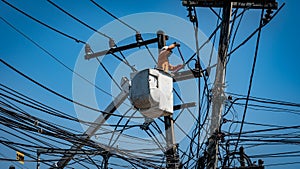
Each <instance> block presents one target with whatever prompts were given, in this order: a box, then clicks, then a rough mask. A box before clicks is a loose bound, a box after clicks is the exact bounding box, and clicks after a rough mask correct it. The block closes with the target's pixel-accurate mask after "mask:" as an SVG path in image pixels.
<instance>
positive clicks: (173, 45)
mask: <svg viewBox="0 0 300 169" xmlns="http://www.w3.org/2000/svg"><path fill="white" fill-rule="evenodd" d="M176 46H180V44H179V43H176V42H174V43H172V44H171V45H169V46H168V50H169V51H171V50H172V49H174V48H175V47H176Z"/></svg>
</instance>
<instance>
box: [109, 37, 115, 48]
mask: <svg viewBox="0 0 300 169" xmlns="http://www.w3.org/2000/svg"><path fill="white" fill-rule="evenodd" d="M115 46H116V44H115V41H114V40H113V39H112V38H109V47H110V48H113V47H115Z"/></svg>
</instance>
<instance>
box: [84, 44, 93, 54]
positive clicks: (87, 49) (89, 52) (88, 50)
mask: <svg viewBox="0 0 300 169" xmlns="http://www.w3.org/2000/svg"><path fill="white" fill-rule="evenodd" d="M84 49H85V54H86V55H87V54H92V49H91V46H90V45H89V44H85V47H84Z"/></svg>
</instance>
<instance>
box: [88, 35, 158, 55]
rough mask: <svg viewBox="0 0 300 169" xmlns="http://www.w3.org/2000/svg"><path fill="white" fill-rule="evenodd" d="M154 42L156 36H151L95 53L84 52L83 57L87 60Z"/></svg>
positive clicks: (156, 40) (156, 39)
mask: <svg viewBox="0 0 300 169" xmlns="http://www.w3.org/2000/svg"><path fill="white" fill-rule="evenodd" d="M156 42H158V38H153V39H149V40H145V41H142V42H137V43H131V44H129V45H124V46H120V47H115V48H110V49H108V50H103V51H100V52H96V53H91V54H86V55H85V56H84V58H85V59H87V60H88V59H92V58H96V57H99V56H104V55H107V54H112V53H115V52H120V51H124V50H128V49H132V48H137V47H141V46H145V45H149V44H152V43H156Z"/></svg>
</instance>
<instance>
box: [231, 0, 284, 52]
mask: <svg viewBox="0 0 300 169" xmlns="http://www.w3.org/2000/svg"><path fill="white" fill-rule="evenodd" d="M284 5H285V3H283V4H282V5H281V6H280V7H279V8H278V10H277V11H276V12H275V13H274V15H273V16H271V17H270V21H271V20H273V18H274V17H275V16H276V15H277V14H278V13H279V11H280V10H281V9H282V8H283V7H284ZM268 23H270V22H268ZM268 23H266V24H261V25H260V26H259V27H258V28H257V29H256V30H254V31H253V32H252V33H251V34H250V35H249V36H248V37H247V38H246V39H245V40H244V41H243V42H241V43H240V44H239V45H238V46H237V47H235V48H234V49H233V50H231V51H230V52H229V53H228V54H227V56H230V55H231V54H232V53H234V52H235V51H236V50H238V49H239V48H240V47H242V46H243V45H244V44H246V43H247V42H248V41H249V40H250V39H251V38H252V37H253V36H254V35H255V34H256V33H257V32H259V31H260V30H261V29H262V28H263V27H265V26H266V25H268Z"/></svg>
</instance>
